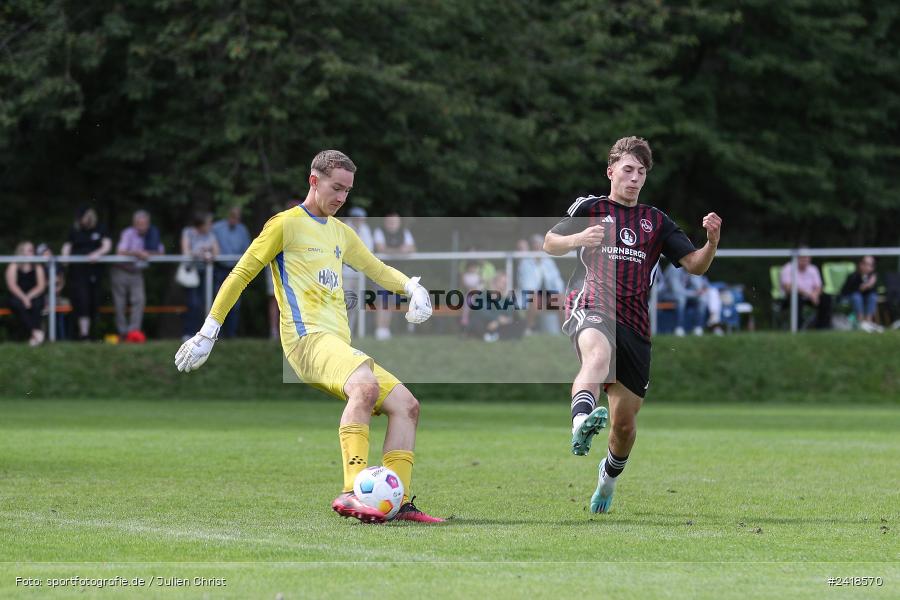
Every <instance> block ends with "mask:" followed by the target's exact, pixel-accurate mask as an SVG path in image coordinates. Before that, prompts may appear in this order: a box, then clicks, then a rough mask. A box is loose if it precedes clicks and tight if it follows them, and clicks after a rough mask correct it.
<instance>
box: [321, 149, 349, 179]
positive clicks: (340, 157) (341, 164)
mask: <svg viewBox="0 0 900 600" xmlns="http://www.w3.org/2000/svg"><path fill="white" fill-rule="evenodd" d="M332 169H344V170H346V171H350V172H351V173H356V165H355V164H353V161H352V160H350V157H349V156H347V155H346V154H344V153H343V152H341V151H340V150H322V151H321V152H319V153H318V154H316V157H315V158H314V159H313V160H312V164H311V165H310V170H312V172H313V173H321V174H322V175H324V176H325V177H328V176H329V175H331V171H332Z"/></svg>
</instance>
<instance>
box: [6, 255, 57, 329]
mask: <svg viewBox="0 0 900 600" xmlns="http://www.w3.org/2000/svg"><path fill="white" fill-rule="evenodd" d="M16 256H34V244H32V243H31V242H27V241H26V242H21V243H20V244H19V245H18V246H16ZM6 287H7V289H9V307H10V308H11V309H12V311H13V312H14V313H15V315H16V317H18V319H19V322H20V323H22V325H23V326H24V328H25V330H26V331H27V332H28V335H29V336H30V338H29V340H28V345H29V346H38V345H40V344H42V343H43V342H44V330H43V329H42V327H41V311H42V310H44V292H45V291H46V289H47V275H46V273H45V272H44V265H42V264H38V263H10V264H9V265H8V266H7V267H6Z"/></svg>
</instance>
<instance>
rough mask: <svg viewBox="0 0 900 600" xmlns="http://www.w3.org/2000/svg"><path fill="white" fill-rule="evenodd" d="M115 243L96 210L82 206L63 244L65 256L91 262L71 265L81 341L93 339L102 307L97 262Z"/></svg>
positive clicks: (75, 309) (78, 332) (74, 300)
mask: <svg viewBox="0 0 900 600" xmlns="http://www.w3.org/2000/svg"><path fill="white" fill-rule="evenodd" d="M110 250H112V240H110V239H109V236H108V235H107V234H106V228H105V227H103V225H101V224H100V223H99V220H98V217H97V211H95V210H94V209H93V208H87V207H82V208H79V209H78V211H77V212H76V213H75V223H74V224H73V225H72V229H71V230H70V231H69V239H68V241H66V243H65V244H63V247H62V255H63V256H69V255H72V256H87V257H88V258H89V259H90V261H91V262H87V263H83V262H82V263H72V264H70V265H69V275H68V277H69V294H70V295H71V296H72V313H73V314H74V316H75V320H76V325H77V327H78V331H77V332H76V334H77V336H78V340H79V341H83V342H84V341H88V340H90V339H91V325H92V324H94V323H95V322H96V321H97V309H98V308H99V305H100V285H101V279H102V277H103V265H102V264H98V263H97V262H96V260H97V259H98V258H100V257H101V256H105V255H107V254H109V251H110Z"/></svg>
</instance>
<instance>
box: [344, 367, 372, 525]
mask: <svg viewBox="0 0 900 600" xmlns="http://www.w3.org/2000/svg"><path fill="white" fill-rule="evenodd" d="M344 393H346V394H347V405H346V406H345V407H344V413H343V414H342V415H341V427H340V429H339V430H338V437H339V438H340V440H341V457H342V460H343V468H344V491H343V492H342V493H341V494H340V495H339V496H338V497H337V498H335V499H334V502H332V503H331V508H332V509H334V511H335V512H336V513H338V514H339V515H341V516H342V517H354V518H356V519H359V520H360V521H363V522H366V523H383V522H384V520H385V518H384V515H383V514H382V513H381V511H379V510H377V509H374V508H372V507H370V506H366V505H365V504H363V503H362V502H360V501H359V499H358V498H357V497H356V495H355V494H354V493H353V481H354V480H355V479H356V476H357V475H358V474H359V473H360V471H362V470H363V469H365V468H366V465H367V464H368V458H369V423H370V422H371V420H372V411H373V410H374V409H375V403H376V402H377V401H378V395H379V393H380V387H379V385H378V380H377V379H376V378H375V374H374V373H373V372H372V369H371V368H370V367H369V365H368V364H363V365H360V366H359V368H357V369H356V370H355V371H354V372H353V373H352V374H351V375H350V377H349V378H347V383H346V384H344Z"/></svg>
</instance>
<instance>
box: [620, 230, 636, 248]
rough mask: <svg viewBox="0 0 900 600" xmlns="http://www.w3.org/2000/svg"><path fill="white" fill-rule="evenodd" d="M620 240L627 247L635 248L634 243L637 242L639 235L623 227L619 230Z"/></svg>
mask: <svg viewBox="0 0 900 600" xmlns="http://www.w3.org/2000/svg"><path fill="white" fill-rule="evenodd" d="M619 239H620V240H622V243H623V244H625V245H626V246H634V243H635V242H637V235H635V233H634V232H633V231H632V230H631V229H629V228H627V227H623V228H622V229H620V230H619Z"/></svg>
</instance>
